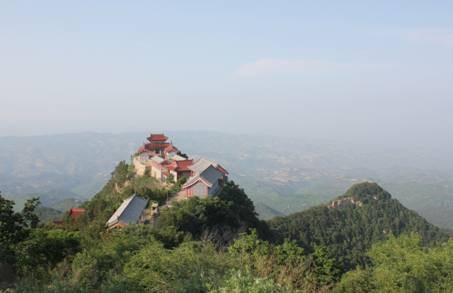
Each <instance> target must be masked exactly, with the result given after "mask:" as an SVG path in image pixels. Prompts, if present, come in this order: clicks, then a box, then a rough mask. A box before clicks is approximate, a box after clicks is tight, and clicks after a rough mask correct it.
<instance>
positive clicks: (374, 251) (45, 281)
mask: <svg viewBox="0 0 453 293" xmlns="http://www.w3.org/2000/svg"><path fill="white" fill-rule="evenodd" d="M178 188H179V184H176V185H175V186H169V187H166V188H163V187H162V186H160V185H159V184H158V183H157V182H156V181H155V180H154V179H153V178H151V177H148V176H143V177H136V176H134V173H133V170H131V168H130V166H129V165H127V164H126V163H125V162H121V163H120V164H118V166H117V167H116V168H115V171H114V172H113V173H112V176H111V179H110V180H109V182H108V183H107V184H106V186H105V187H104V188H103V189H102V190H101V191H100V192H99V193H98V194H96V195H95V196H94V197H93V199H92V200H90V201H88V202H86V203H84V205H83V206H84V207H85V208H86V213H85V214H84V215H82V216H80V217H79V218H77V219H76V220H74V219H70V218H68V217H66V218H65V223H64V224H62V225H58V226H54V225H51V224H46V225H43V224H39V223H38V222H37V217H36V215H35V211H36V206H37V205H38V204H39V202H38V201H37V200H31V201H29V202H27V204H26V205H25V207H24V210H23V211H22V212H14V210H13V206H14V203H13V202H11V201H8V200H5V199H4V198H2V197H1V196H0V224H1V225H0V232H1V234H0V241H1V242H0V244H1V246H0V248H1V250H0V253H1V254H0V257H1V258H0V270H2V272H3V271H4V269H5V266H8V268H9V269H10V271H12V272H14V274H15V275H16V277H17V278H14V277H10V278H9V280H0V286H4V287H11V286H12V284H13V282H14V290H15V291H16V292H212V293H226V292H257V293H258V292H276V293H283V292H285V293H286V292H430V290H431V292H443V291H446V290H448V289H449V288H451V286H452V283H451V279H452V276H451V274H452V273H451V271H452V268H453V246H452V245H453V243H450V242H447V241H446V240H447V236H446V235H444V234H443V233H442V232H441V231H440V230H439V229H438V228H436V227H434V226H432V225H430V224H429V223H427V222H426V221H425V220H424V219H423V218H421V217H419V216H418V215H417V214H416V213H414V212H412V211H410V210H407V209H406V208H404V207H403V206H402V205H401V204H400V203H399V202H398V201H396V200H394V199H392V198H391V196H390V194H388V193H387V192H386V191H384V190H383V189H382V188H380V187H379V186H378V185H376V184H372V183H364V184H359V185H355V186H353V187H352V188H351V189H349V190H348V191H347V192H346V193H345V195H344V196H342V197H339V198H337V199H336V201H339V202H342V204H340V205H336V206H335V207H334V208H333V207H327V206H319V207H315V208H312V209H309V210H307V211H304V212H301V213H298V214H294V215H292V216H288V217H282V218H277V219H274V220H272V221H269V222H267V223H266V222H263V221H260V220H259V219H258V218H257V214H256V211H255V207H254V205H253V202H252V201H251V200H250V199H249V198H248V196H247V195H246V193H245V192H244V190H242V189H241V188H239V186H238V185H236V184H235V183H234V182H228V183H227V184H226V185H225V186H224V188H223V189H222V191H221V192H220V193H219V194H218V195H217V196H215V197H209V198H207V199H199V198H192V199H190V200H185V201H181V202H177V203H173V202H171V204H170V207H167V208H163V209H162V210H161V213H160V215H159V217H158V220H157V221H156V222H155V223H154V224H153V225H130V226H128V227H126V228H122V229H118V230H112V231H107V230H106V229H105V222H106V221H107V219H108V218H109V217H110V216H111V214H112V213H113V212H114V210H115V209H116V208H117V207H118V206H119V205H120V204H121V202H122V200H124V199H125V198H127V197H128V196H130V195H131V194H133V193H138V194H140V195H141V196H145V197H147V198H149V199H151V200H153V201H156V202H160V203H161V204H165V203H166V202H167V200H168V199H171V198H172V197H173V196H174V195H175V194H176V193H177V191H178ZM411 233H412V234H411ZM414 233H417V234H414ZM399 235H402V236H400V237H399V238H398V237H397V236H399ZM0 276H6V275H5V274H0ZM3 278H4V277H3ZM5 281H6V282H5ZM5 284H6V285H5ZM0 288H1V287H0Z"/></svg>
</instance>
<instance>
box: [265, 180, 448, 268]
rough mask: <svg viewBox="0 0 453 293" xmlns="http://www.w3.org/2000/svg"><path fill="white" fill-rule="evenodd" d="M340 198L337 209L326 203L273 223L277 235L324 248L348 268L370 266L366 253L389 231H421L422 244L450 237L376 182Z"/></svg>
mask: <svg viewBox="0 0 453 293" xmlns="http://www.w3.org/2000/svg"><path fill="white" fill-rule="evenodd" d="M337 201H339V202H341V204H340V205H338V206H336V207H332V206H327V205H322V206H318V207H314V208H311V209H309V210H306V211H303V212H300V213H296V214H293V215H290V216H287V217H280V218H275V219H273V220H271V221H269V225H270V227H271V229H272V230H273V232H274V237H275V238H276V240H277V241H282V240H283V239H285V238H288V239H292V240H294V241H296V242H297V244H298V245H300V246H301V247H303V248H304V249H306V250H307V251H310V252H311V251H314V250H315V248H316V247H317V246H323V247H326V249H327V250H328V253H329V255H331V256H335V257H336V258H337V259H338V260H339V261H340V262H341V263H342V267H343V268H344V270H345V271H347V270H349V269H351V268H353V267H355V266H356V265H358V264H361V265H364V264H366V263H367V259H368V258H367V256H366V255H365V252H366V251H367V250H368V249H369V248H371V246H372V244H373V243H376V242H378V241H382V240H384V239H386V237H387V236H389V235H400V234H402V233H407V232H417V233H419V234H420V235H421V236H422V241H423V243H424V244H432V243H434V242H438V241H444V240H446V239H447V238H448V237H447V235H445V234H444V233H443V232H442V231H441V230H440V229H439V228H437V227H435V226H433V225H431V224H429V223H428V222H427V221H426V220H425V219H423V218H422V217H420V216H419V215H418V214H417V213H415V212H413V211H411V210H409V209H407V208H405V207H404V206H403V205H402V204H401V203H399V202H398V200H396V199H392V198H391V195H390V194H389V193H388V192H386V191H385V190H383V189H382V188H381V187H379V186H378V185H377V184H376V183H361V184H357V185H354V186H352V187H351V188H350V189H349V190H348V191H347V192H346V193H345V195H343V196H342V197H339V198H337Z"/></svg>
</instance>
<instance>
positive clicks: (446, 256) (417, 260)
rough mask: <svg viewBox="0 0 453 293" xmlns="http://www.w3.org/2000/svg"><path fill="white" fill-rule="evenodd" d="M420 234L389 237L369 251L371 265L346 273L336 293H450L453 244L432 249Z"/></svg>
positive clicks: (445, 244) (452, 276)
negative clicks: (424, 244) (425, 245)
mask: <svg viewBox="0 0 453 293" xmlns="http://www.w3.org/2000/svg"><path fill="white" fill-rule="evenodd" d="M422 244H423V243H422V239H421V237H420V235H417V234H410V235H403V236H401V237H399V238H395V237H393V236H391V237H390V239H389V240H387V241H386V242H384V243H379V244H376V245H374V246H373V248H372V249H371V250H370V251H369V252H368V255H369V256H370V258H371V260H372V265H371V266H369V267H367V268H360V269H357V270H354V271H352V272H349V273H347V274H346V275H345V276H344V277H343V279H342V280H341V282H340V283H339V284H338V285H337V288H336V290H335V291H337V292H345V293H346V292H347V293H349V292H351V293H354V292H357V293H359V292H360V293H362V292H363V293H368V292H369V293H372V292H402V293H404V292H407V293H414V292H420V293H422V292H451V291H452V290H453V242H451V241H450V242H448V243H444V244H443V245H440V246H436V247H433V248H426V247H424V246H423V245H422Z"/></svg>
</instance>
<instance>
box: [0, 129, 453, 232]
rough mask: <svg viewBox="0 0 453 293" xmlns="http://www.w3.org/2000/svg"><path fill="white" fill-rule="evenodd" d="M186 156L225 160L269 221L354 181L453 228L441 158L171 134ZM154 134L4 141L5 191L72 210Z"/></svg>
mask: <svg viewBox="0 0 453 293" xmlns="http://www.w3.org/2000/svg"><path fill="white" fill-rule="evenodd" d="M166 134H167V135H168V136H169V137H170V139H171V140H172V141H173V143H174V144H175V145H176V146H178V147H179V148H180V149H181V150H184V152H185V153H187V154H189V155H191V156H195V157H199V156H203V157H206V158H209V159H213V160H215V161H218V162H219V163H221V164H222V165H223V166H225V168H227V169H228V170H229V171H230V173H231V178H232V179H233V180H234V181H236V182H237V183H239V184H240V185H241V187H243V188H244V189H245V190H246V192H247V194H248V195H249V196H250V198H251V199H252V200H253V201H254V202H255V205H256V206H257V210H258V212H259V213H260V216H261V217H262V218H265V219H269V218H272V217H273V216H281V215H285V214H289V213H293V212H297V211H300V210H303V209H307V208H309V207H311V206H315V205H318V204H320V203H323V202H326V201H327V200H329V199H330V198H333V197H335V196H337V195H339V194H341V193H342V192H343V191H344V190H345V189H347V188H348V187H349V186H350V185H351V184H353V183H356V182H360V181H363V180H372V181H375V182H378V183H379V184H380V185H382V186H383V187H384V188H385V189H386V190H388V191H389V192H391V193H392V194H393V195H394V197H395V198H397V199H399V200H400V201H401V202H402V203H403V204H404V205H406V206H407V207H409V208H411V209H414V210H416V211H417V212H419V213H420V214H421V215H422V216H424V217H426V218H427V219H428V220H429V221H430V222H432V223H434V224H436V225H439V226H441V227H446V228H452V227H453V213H451V211H452V210H453V180H452V178H453V176H452V174H453V172H452V171H451V169H448V168H447V167H445V166H448V164H446V163H445V161H446V160H442V157H441V158H438V157H436V155H437V154H433V155H432V156H431V154H429V153H425V154H422V153H413V152H408V151H407V150H405V149H384V148H380V147H377V146H360V145H357V144H355V145H354V144H338V143H327V142H318V143H314V142H308V141H304V140H299V139H291V138H282V137H275V136H270V135H233V134H224V133H212V132H167V133H166ZM146 135H147V133H123V134H100V133H80V134H62V135H49V136H30V137H3V138H0V190H2V191H3V193H4V194H5V195H6V196H7V197H9V198H12V199H14V200H16V202H18V205H19V206H20V205H21V203H23V201H24V200H25V199H26V198H29V197H31V196H40V198H41V201H42V203H43V205H44V206H46V207H52V208H54V209H56V210H60V211H62V210H67V209H68V208H69V207H70V206H72V205H77V204H78V203H80V202H81V201H84V200H86V199H88V198H90V197H91V196H93V195H94V194H95V193H96V192H98V191H99V190H100V189H101V188H102V186H103V185H104V184H105V182H106V181H107V180H108V178H109V177H110V172H111V170H113V169H114V166H115V165H116V164H117V163H118V162H119V161H120V160H126V161H129V160H130V156H131V154H132V153H133V152H134V151H135V150H136V149H137V148H138V147H139V146H140V145H141V144H142V143H143V138H144V137H146Z"/></svg>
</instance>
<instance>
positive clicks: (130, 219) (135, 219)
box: [106, 194, 148, 229]
mask: <svg viewBox="0 0 453 293" xmlns="http://www.w3.org/2000/svg"><path fill="white" fill-rule="evenodd" d="M147 205H148V199H146V198H143V197H140V196H137V195H136V194H134V195H132V196H131V197H129V198H127V199H125V200H124V201H123V203H122V204H121V205H120V207H119V208H118V209H117V210H116V211H115V213H113V215H112V216H111V217H110V219H109V220H108V221H107V223H106V226H107V228H108V229H113V228H121V227H124V226H127V225H130V224H138V223H143V222H144V217H145V209H146V207H147Z"/></svg>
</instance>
